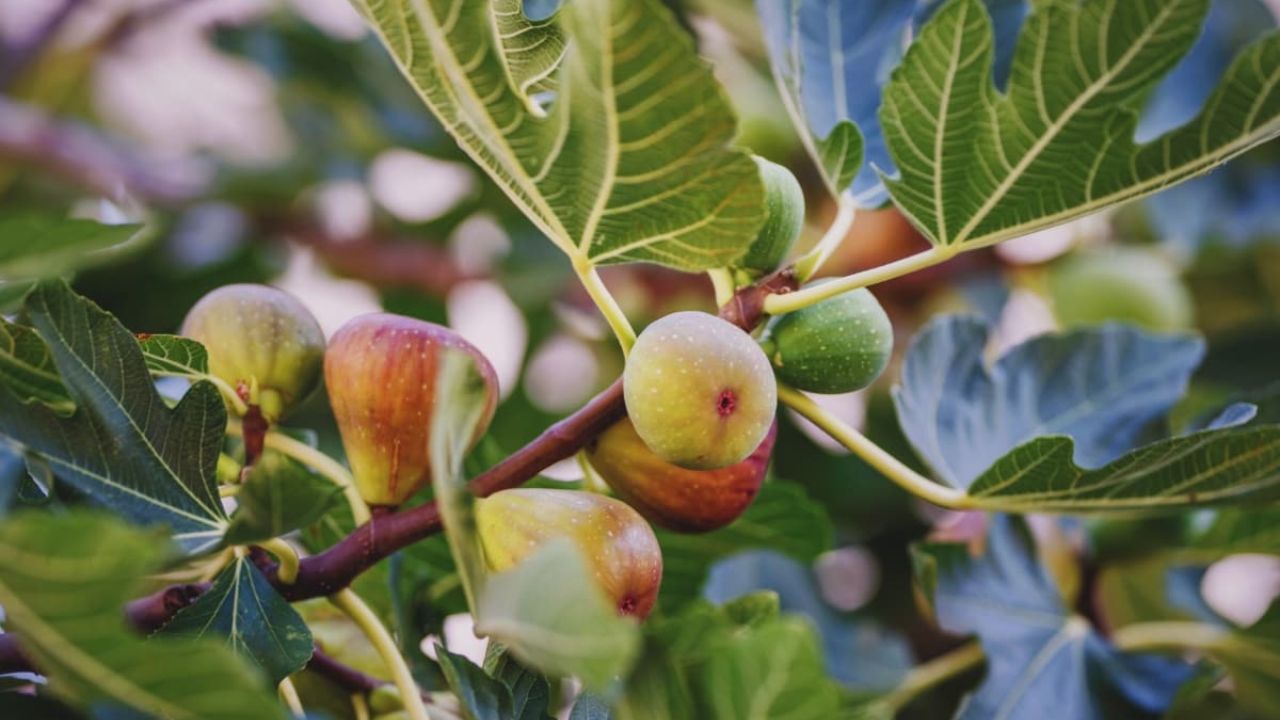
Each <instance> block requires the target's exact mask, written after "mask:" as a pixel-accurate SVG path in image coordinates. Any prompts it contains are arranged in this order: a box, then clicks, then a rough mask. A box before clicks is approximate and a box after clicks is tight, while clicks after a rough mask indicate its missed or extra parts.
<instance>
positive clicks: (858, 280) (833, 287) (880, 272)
mask: <svg viewBox="0 0 1280 720" xmlns="http://www.w3.org/2000/svg"><path fill="white" fill-rule="evenodd" d="M957 252H959V251H958V250H956V249H955V248H951V247H947V246H945V245H939V246H936V247H933V248H930V249H928V250H925V251H924V252H919V253H916V254H915V255H908V256H907V257H904V258H902V259H901V260H895V261H893V262H891V263H888V264H886V265H881V266H879V267H874V268H871V269H870V270H863V271H862V272H858V273H854V274H852V275H846V276H845V277H842V278H838V279H836V280H831V281H830V282H824V283H822V284H821V285H810V286H808V287H804V288H801V289H799V290H796V291H795V292H789V293H785V294H782V295H770V296H769V297H767V298H765V299H764V311H765V312H766V313H768V314H770V315H782V314H784V313H789V312H795V311H796V310H800V309H801V308H806V307H809V306H810V305H814V304H817V303H820V302H822V301H823V300H826V299H828V298H833V297H835V296H836V295H841V294H843V293H847V292H849V291H850V290H857V289H858V288H863V287H868V286H871V285H875V284H876V283H882V282H884V281H886V280H892V279H894V278H896V277H901V276H903V275H907V274H910V273H913V272H915V271H917V270H922V269H924V268H927V267H930V266H933V265H937V264H938V263H941V262H946V261H947V260H950V259H951V258H952V257H954V256H955V255H956V253H957Z"/></svg>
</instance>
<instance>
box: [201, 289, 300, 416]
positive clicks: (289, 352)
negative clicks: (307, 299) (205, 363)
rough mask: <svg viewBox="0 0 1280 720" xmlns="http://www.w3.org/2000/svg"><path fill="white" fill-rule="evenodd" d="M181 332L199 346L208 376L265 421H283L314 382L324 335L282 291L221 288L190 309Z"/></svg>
mask: <svg viewBox="0 0 1280 720" xmlns="http://www.w3.org/2000/svg"><path fill="white" fill-rule="evenodd" d="M182 334H183V335H185V336H187V337H189V338H191V339H192V340H195V341H197V342H199V343H200V344H201V345H204V348H205V350H206V351H208V353H209V372H210V373H211V374H213V375H214V376H216V377H218V378H220V379H221V380H223V381H225V382H226V383H227V384H229V385H231V386H232V387H233V388H235V389H236V392H237V393H239V394H240V395H241V397H243V398H245V400H246V401H247V402H250V403H253V404H256V405H258V407H259V409H260V411H261V413H262V417H263V418H264V419H265V420H266V421H267V422H271V423H274V422H276V421H277V420H279V419H280V418H281V417H283V416H284V415H285V413H287V412H288V411H289V409H290V408H292V407H293V406H294V405H296V404H297V403H298V402H299V401H301V400H302V399H304V398H305V397H306V396H307V395H308V394H309V393H310V392H311V391H312V390H314V389H315V387H316V385H317V384H318V382H319V379H320V365H321V362H322V358H323V357H324V332H322V331H321V330H320V324H319V323H317V322H316V319H315V317H313V316H312V315H311V313H310V312H309V311H308V310H307V309H306V307H304V306H303V305H302V303H301V302H299V301H298V299H297V298H295V297H293V296H292V295H290V294H289V293H287V292H285V291H283V290H277V289H276V288H273V287H268V286H266V285H250V284H237V285H226V286H223V287H220V288H218V289H216V290H214V291H212V292H210V293H209V294H207V295H205V296H204V297H202V298H200V300H199V301H198V302H197V303H196V304H195V305H194V306H193V307H192V308H191V311H190V312H188V313H187V317H186V319H185V320H183V322H182ZM255 391H256V397H253V395H254V393H255Z"/></svg>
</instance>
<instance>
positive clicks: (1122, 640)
mask: <svg viewBox="0 0 1280 720" xmlns="http://www.w3.org/2000/svg"><path fill="white" fill-rule="evenodd" d="M1227 637H1229V636H1228V634H1227V632H1226V631H1224V630H1222V629H1221V628H1216V627H1214V626H1212V625H1206V624H1205V623H1198V622H1186V621H1170V622H1144V623H1134V624H1133V625H1126V626H1124V627H1122V628H1120V629H1119V630H1116V631H1115V633H1113V634H1112V636H1111V642H1112V643H1113V644H1114V645H1115V646H1116V647H1117V648H1119V649H1121V650H1126V651H1128V652H1148V651H1160V650H1175V651H1177V650H1202V651H1209V650H1214V649H1216V648H1217V647H1219V646H1220V645H1221V643H1222V642H1223V640H1225V639H1227Z"/></svg>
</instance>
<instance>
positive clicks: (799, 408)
mask: <svg viewBox="0 0 1280 720" xmlns="http://www.w3.org/2000/svg"><path fill="white" fill-rule="evenodd" d="M778 400H780V401H782V403H783V404H784V405H786V406H787V407H789V408H791V409H792V410H795V411H796V412H798V413H800V414H801V415H802V416H804V417H805V418H806V419H807V420H809V421H810V422H812V423H813V424H814V425H817V426H818V427H819V428H821V429H822V430H823V432H825V433H827V434H828V435H830V436H831V437H832V438H834V439H835V440H836V441H838V442H839V443H840V444H841V445H844V446H845V447H847V448H849V450H851V451H852V452H853V453H854V454H855V455H857V456H858V457H860V458H862V459H863V460H865V461H866V462H867V464H868V465H870V466H871V467H873V468H875V469H876V470H879V471H880V472H881V473H882V474H883V475H884V476H885V477H887V478H889V479H890V480H892V481H893V482H894V483H895V484H896V485H898V486H899V487H901V488H902V489H903V490H906V491H907V492H909V493H911V494H912V495H915V496H917V497H919V498H921V499H923V500H927V501H929V502H931V503H933V504H934V505H939V506H941V507H945V508H951V509H955V510H960V509H968V508H970V507H972V504H973V503H972V500H971V498H970V497H969V496H968V495H967V494H966V493H964V492H963V491H960V490H957V489H955V488H952V487H947V486H945V485H939V484H938V483H936V482H934V481H932V480H930V479H929V478H927V477H925V476H923V475H921V474H920V473H918V472H916V471H915V470H912V469H911V468H910V467H907V465H906V464H905V463H903V462H902V461H901V460H899V459H898V458H896V457H894V456H893V455H892V454H890V453H888V452H886V451H885V450H884V448H882V447H880V446H879V445H876V444H875V443H873V442H871V440H869V439H868V438H867V436H865V435H863V434H862V433H860V432H858V431H857V430H854V429H853V428H851V427H849V426H848V425H846V424H845V423H844V422H842V421H841V420H840V419H839V418H837V417H836V416H834V415H832V414H831V413H829V412H827V411H826V410H824V409H822V408H821V407H819V406H818V404H817V403H815V402H814V401H813V400H810V399H809V397H808V396H807V395H805V394H804V393H801V392H800V391H798V390H795V389H792V388H789V387H787V386H785V385H781V384H779V385H778Z"/></svg>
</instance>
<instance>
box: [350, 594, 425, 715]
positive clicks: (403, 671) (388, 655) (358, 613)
mask: <svg viewBox="0 0 1280 720" xmlns="http://www.w3.org/2000/svg"><path fill="white" fill-rule="evenodd" d="M329 602H331V603H333V605H334V607H336V608H338V609H339V610H341V611H342V612H344V613H346V614H347V616H348V617H350V618H351V620H352V622H354V623H355V624H356V626H357V627H359V628H360V631H361V632H363V633H364V635H365V637H367V638H369V642H370V643H372V644H373V648H374V649H375V650H377V651H378V655H379V656H380V657H381V658H382V661H383V662H384V663H386V664H387V669H389V670H390V671H391V679H392V682H394V683H395V686H396V689H397V690H399V691H400V697H401V700H402V701H403V702H404V710H405V713H406V714H407V715H408V716H409V718H410V720H430V717H429V716H428V715H427V706H426V705H425V704H424V703H423V702H422V695H421V691H419V690H418V685H417V683H415V682H414V681H413V674H412V673H411V672H410V671H409V664H408V663H406V662H405V660H404V656H403V655H401V654H400V649H399V648H397V647H396V643H395V640H392V639H391V633H389V632H387V629H386V628H385V627H383V625H382V621H381V620H379V619H378V616H377V615H376V614H374V612H373V610H372V609H370V608H369V606H368V605H366V604H365V602H364V601H363V600H361V599H360V596H359V595H356V594H355V593H354V592H352V591H351V588H346V589H343V590H340V591H338V592H337V593H334V594H333V595H330V596H329Z"/></svg>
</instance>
